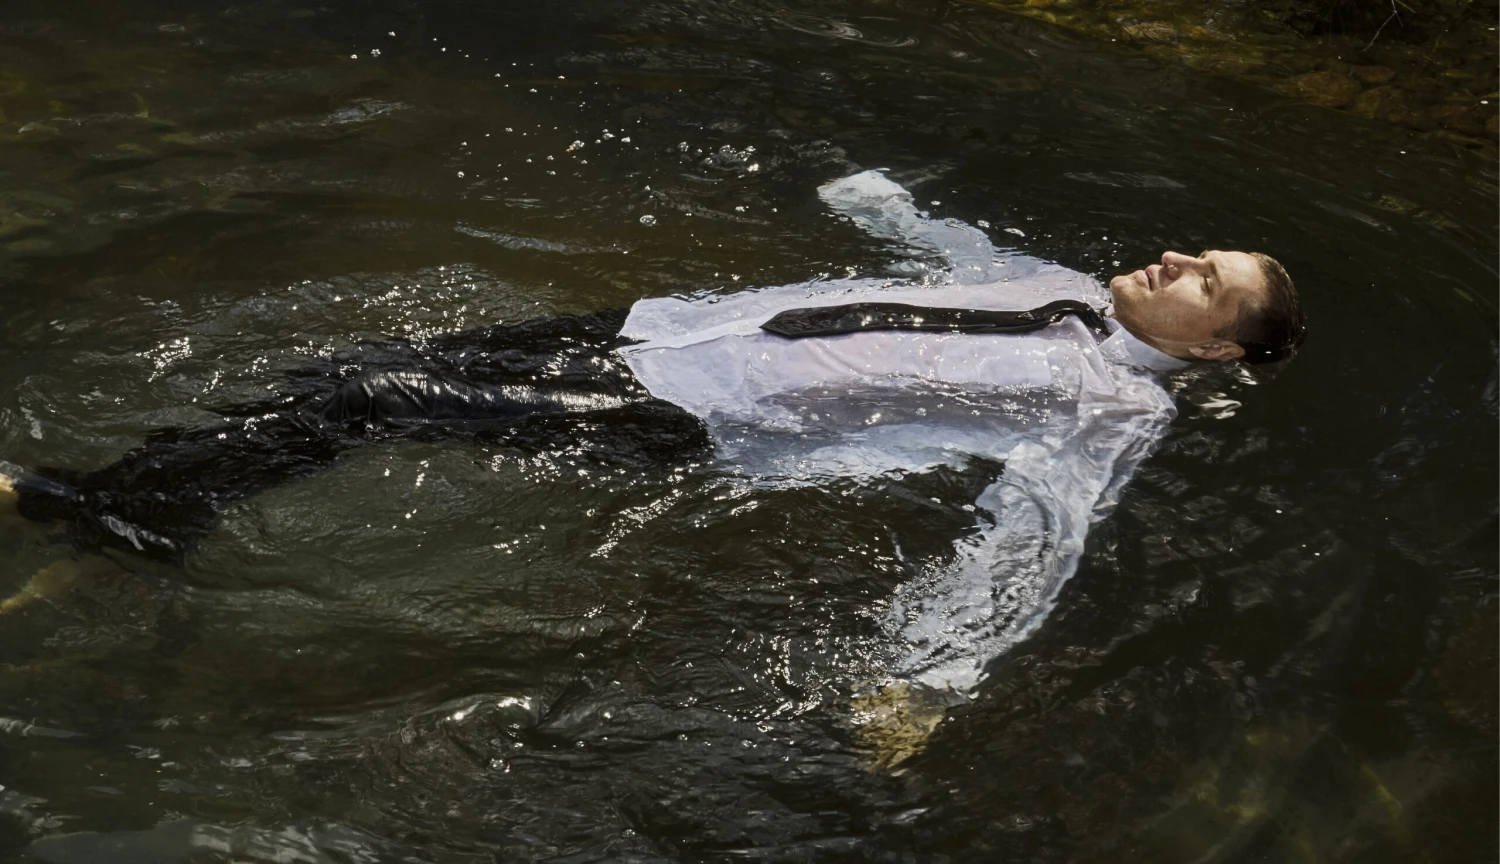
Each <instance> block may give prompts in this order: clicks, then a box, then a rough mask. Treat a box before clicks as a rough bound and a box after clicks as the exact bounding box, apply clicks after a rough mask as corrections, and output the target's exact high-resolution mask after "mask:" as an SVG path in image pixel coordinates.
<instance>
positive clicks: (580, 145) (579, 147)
mask: <svg viewBox="0 0 1500 864" xmlns="http://www.w3.org/2000/svg"><path fill="white" fill-rule="evenodd" d="M583 147H584V144H583V142H582V141H574V142H573V143H572V144H569V145H568V149H567V150H566V151H565V152H568V153H572V152H573V151H574V150H582V149H583Z"/></svg>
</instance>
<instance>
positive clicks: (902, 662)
mask: <svg viewBox="0 0 1500 864" xmlns="http://www.w3.org/2000/svg"><path fill="white" fill-rule="evenodd" d="M819 191H820V194H821V196H822V197H823V199H824V200H825V201H826V202H827V203H828V204H829V205H830V206H832V207H833V208H834V209H836V210H837V211H839V212H841V213H842V214H843V215H845V216H847V217H849V218H850V219H852V220H854V221H855V222H856V223H858V224H860V225H861V226H862V227H864V228H865V229H866V230H868V231H869V232H870V233H872V234H874V235H875V236H877V237H881V238H884V239H891V240H898V241H901V242H902V243H904V244H906V245H907V246H909V247H912V248H913V249H914V250H916V251H919V252H925V253H927V254H928V255H937V256H939V257H940V258H941V259H942V260H943V261H944V262H945V264H946V266H945V267H942V268H932V269H928V270H927V271H926V272H925V273H923V275H922V276H921V278H918V279H915V280H912V279H905V280H875V279H844V280H829V281H813V282H807V283H802V284H798V285H783V286H779V287H775V288H764V289H760V290H752V291H744V292H741V293H738V294H733V295H730V296H725V297H718V296H705V297H698V298H695V299H681V298H670V297H669V298H655V299H649V300H642V301H640V302H638V303H636V304H635V306H634V307H632V309H631V311H630V316H629V318H628V319H627V320H626V322H625V326H624V328H623V329H622V331H621V335H622V336H625V337H627V338H631V339H637V340H640V342H639V343H638V344H635V345H631V346H629V347H626V348H623V349H621V350H620V353H621V355H623V357H624V358H625V360H626V362H627V363H628V364H629V366H630V368H631V370H632V371H633V372H634V373H635V375H636V377H637V378H639V379H640V381H641V383H642V384H643V385H645V387H646V389H648V390H649V391H650V392H651V394H652V395H653V396H656V397H658V398H660V399H664V400H666V401H668V402H672V403H674V404H676V405H679V406H681V407H682V408H684V409H686V410H688V411H690V412H692V413H693V414H695V415H697V416H698V417H700V418H702V419H703V420H704V422H705V424H706V425H707V426H708V428H709V430H710V433H711V434H712V436H713V438H714V441H715V445H716V455H717V457H718V458H719V459H720V460H723V461H724V462H725V463H726V464H728V465H731V466H733V467H735V468H737V469H739V470H741V471H743V472H744V473H745V475H746V476H748V477H753V478H757V482H783V483H785V482H791V483H805V482H816V481H817V480H818V479H819V478H824V477H848V476H856V477H859V476H863V477H872V476H876V475H880V474H884V473H886V472H890V471H906V472H913V471H922V470H927V469H930V468H933V467H936V466H939V465H949V466H953V467H960V466H962V465H963V464H964V463H966V462H968V461H970V460H971V459H972V458H973V457H981V458H983V459H987V460H991V461H994V462H1003V463H1004V466H1005V467H1004V470H1003V472H1002V473H1001V476H1000V477H999V478H998V480H996V482H994V483H993V484H992V485H990V486H989V487H988V488H987V489H986V490H985V491H984V492H983V493H982V494H981V495H980V496H979V499H978V500H977V501H976V502H975V504H976V506H977V507H978V508H979V510H980V511H981V514H982V515H981V517H980V519H979V522H978V525H977V528H978V530H977V531H976V532H974V533H973V534H971V535H969V536H966V537H965V538H963V539H962V540H960V541H959V542H958V544H957V549H956V554H955V557H954V558H953V559H952V560H950V561H948V562H946V563H945V564H943V565H941V566H938V567H936V568H935V569H933V570H932V571H931V572H928V573H925V574H923V575H922V576H921V577H919V578H917V579H914V580H912V581H911V582H910V583H908V584H906V585H904V586H902V588H901V590H900V591H898V593H897V596H896V597H895V598H894V600H893V602H892V605H891V609H890V616H889V620H888V624H889V629H890V630H891V631H892V634H891V635H892V636H895V637H897V638H895V639H893V640H892V643H893V644H894V645H895V646H898V647H894V648H889V649H888V650H887V653H888V654H889V657H888V658H887V668H888V670H889V672H890V673H891V674H894V675H897V676H900V677H903V678H908V679H913V680H918V681H921V682H922V683H924V684H927V685H929V686H934V687H944V686H949V687H953V688H955V689H958V690H961V691H966V690H968V689H969V688H971V687H972V686H973V685H974V684H976V683H978V681H979V677H980V673H981V669H982V666H983V664H984V663H985V662H986V661H987V660H989V659H990V658H993V657H995V656H998V655H999V654H1000V653H1002V652H1003V651H1004V650H1005V649H1006V648H1008V647H1009V646H1010V645H1012V644H1014V643H1015V642H1016V641H1019V640H1020V639H1022V638H1024V637H1025V635H1026V634H1027V633H1028V632H1029V631H1030V630H1031V629H1032V628H1033V627H1034V626H1035V625H1036V624H1037V623H1038V622H1039V621H1041V620H1042V618H1043V617H1044V616H1045V614H1046V612H1047V611H1048V610H1049V609H1050V608H1051V606H1052V604H1053V602H1054V600H1055V598H1056V596H1057V593H1058V590H1059V589H1060V588H1061V586H1062V584H1063V582H1065V581H1066V580H1067V578H1068V577H1069V576H1071V575H1072V574H1073V572H1074V570H1075V569H1076V568H1077V566H1078V560H1079V557H1080V556H1081V554H1082V550H1083V541H1084V537H1085V535H1086V533H1087V531H1088V526H1089V524H1090V523H1091V522H1092V521H1093V520H1095V519H1097V518H1099V517H1100V516H1101V515H1102V513H1103V512H1104V511H1105V510H1107V509H1108V508H1109V507H1110V506H1111V505H1112V504H1113V503H1114V501H1115V498H1116V495H1117V493H1118V490H1119V489H1120V487H1121V486H1123V484H1124V483H1125V482H1126V481H1127V480H1128V479H1129V477H1130V474H1131V472H1132V471H1133V470H1134V468H1135V466H1136V464H1137V463H1138V462H1140V460H1141V459H1142V458H1143V457H1144V456H1145V455H1146V454H1147V453H1148V452H1149V451H1150V449H1151V447H1152V446H1153V445H1154V444H1155V442H1156V441H1157V439H1158V438H1159V437H1160V435H1161V432H1162V430H1163V429H1164V428H1165V427H1166V425H1167V423H1168V422H1169V421H1170V420H1171V419H1172V417H1173V416H1174V414H1175V411H1174V408H1173V405H1172V400H1171V397H1170V396H1169V395H1168V393H1167V392H1166V391H1165V390H1164V389H1163V388H1162V386H1161V385H1160V383H1158V376H1159V374H1160V373H1163V372H1167V371H1171V370H1175V369H1180V368H1183V367H1184V366H1186V365H1187V364H1186V363H1184V362H1183V361H1180V360H1177V359H1176V358H1173V357H1170V356H1168V355H1166V354H1163V353H1161V352H1160V351H1157V350H1156V349H1154V348H1151V347H1150V346H1148V345H1146V344H1145V343H1143V342H1141V341H1140V340H1138V339H1136V338H1135V337H1134V336H1132V335H1131V334H1130V333H1128V332H1126V331H1125V330H1124V329H1123V328H1121V327H1120V326H1119V325H1118V324H1116V323H1115V322H1114V321H1113V319H1110V320H1109V322H1108V323H1109V326H1110V329H1111V331H1112V332H1111V335H1110V336H1109V337H1108V338H1106V339H1104V340H1103V341H1102V342H1100V341H1098V340H1097V339H1096V337H1095V336H1094V335H1093V334H1092V333H1091V332H1090V331H1089V330H1088V328H1086V327H1085V326H1084V325H1083V324H1082V323H1081V322H1080V321H1079V320H1078V319H1077V318H1074V317H1071V316H1070V317H1067V318H1064V319H1063V320H1061V321H1059V322H1058V323H1056V324H1053V325H1051V326H1049V327H1046V328H1044V329H1042V330H1037V331H1033V332H1030V333H1024V334H1014V335H1007V334H984V335H979V334H956V333H923V332H913V331H904V332H903V331H872V332H859V333H850V334H845V335H841V336H829V337H813V338H804V339H786V338H784V337H781V336H776V335H774V334H771V333H766V332H764V331H762V330H760V329H759V325H760V324H761V323H762V322H764V321H766V320H767V319H769V318H770V317H771V316H773V315H775V314H776V313H777V312H780V311H782V310H785V309H794V308H799V307H806V306H826V305H841V304H845V303H855V302H862V301H879V302H892V303H911V304H916V305H926V306H944V307H955V308H966V309H999V310H1022V309H1030V308H1034V307H1036V306H1040V305H1042V304H1044V303H1047V302H1050V301H1052V300H1058V299H1064V298H1069V299H1078V300H1083V301H1085V302H1089V303H1092V304H1093V305H1095V306H1098V307H1104V306H1107V305H1108V302H1109V294H1108V290H1107V289H1105V288H1104V287H1103V286H1102V285H1100V284H1099V283H1098V282H1097V281H1095V280H1094V279H1092V278H1090V277H1088V276H1086V275H1084V274H1081V273H1078V272H1075V271H1072V270H1068V269H1066V268H1064V267H1060V266H1058V265H1056V264H1050V263H1046V262H1043V261H1039V260H1037V259H1034V258H1029V257H1026V256H1024V255H1018V254H1014V253H1011V254H1000V253H997V251H996V250H995V249H994V247H993V246H992V245H991V244H990V241H989V238H988V237H987V236H986V235H985V234H984V233H983V232H982V231H979V230H977V229H975V228H972V227H970V226H968V225H965V224H963V223H961V222H957V221H955V220H934V219H929V218H927V217H926V216H925V215H924V214H922V213H920V212H918V211H917V209H916V207H915V206H914V205H913V204H912V201H911V195H910V194H908V193H907V192H906V190H904V189H902V188H901V187H900V186H898V185H897V184H895V183H893V182H891V181H890V180H889V179H887V178H886V177H885V176H884V175H882V174H880V173H878V172H875V171H866V172H864V173H861V174H856V175H854V176H852V177H846V178H844V179H843V180H839V181H837V182H835V183H831V184H829V185H827V186H824V187H823V188H822V189H821V190H819ZM917 269H921V268H920V267H919V268H917Z"/></svg>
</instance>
